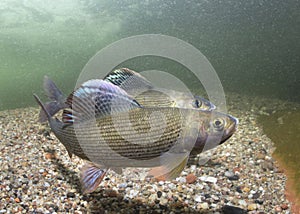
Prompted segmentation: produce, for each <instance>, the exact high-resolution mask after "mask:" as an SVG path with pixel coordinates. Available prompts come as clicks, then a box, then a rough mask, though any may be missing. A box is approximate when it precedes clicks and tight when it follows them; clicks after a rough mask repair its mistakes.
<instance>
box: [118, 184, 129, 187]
mask: <svg viewBox="0 0 300 214" xmlns="http://www.w3.org/2000/svg"><path fill="white" fill-rule="evenodd" d="M126 187H127V183H121V184H119V185H118V188H126Z"/></svg>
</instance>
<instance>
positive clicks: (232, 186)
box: [0, 96, 291, 214]
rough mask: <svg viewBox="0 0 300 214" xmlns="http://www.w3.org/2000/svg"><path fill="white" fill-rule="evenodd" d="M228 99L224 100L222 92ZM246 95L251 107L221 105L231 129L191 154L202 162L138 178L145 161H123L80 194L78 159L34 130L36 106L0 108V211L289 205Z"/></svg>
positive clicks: (252, 209) (270, 208) (242, 209)
mask: <svg viewBox="0 0 300 214" xmlns="http://www.w3.org/2000/svg"><path fill="white" fill-rule="evenodd" d="M228 99H229V103H230V96H229V97H228ZM240 99H242V98H240V97H239V100H240ZM250 101H251V99H249V100H247V101H245V102H244V103H246V102H250ZM251 102H252V101H251ZM253 102H254V105H252V104H248V105H247V106H246V107H248V106H251V108H254V110H249V111H247V110H245V109H244V107H243V108H242V107H240V104H241V102H240V101H238V102H236V101H234V102H232V103H234V105H232V106H233V107H237V109H241V110H234V111H233V112H230V111H231V110H230V111H229V113H232V115H237V116H238V117H239V119H240V123H239V129H238V130H237V131H236V133H235V134H234V135H233V136H232V137H231V138H230V139H229V140H228V141H226V143H224V144H222V145H221V146H219V147H218V148H216V149H215V150H209V151H207V152H205V153H203V155H202V154H201V156H199V158H200V159H201V157H202V159H203V160H204V159H205V160H206V161H205V162H203V164H204V165H201V166H195V165H192V166H189V165H187V166H186V167H185V169H184V171H183V172H182V174H181V176H180V177H179V178H178V179H175V180H172V181H163V180H161V181H156V180H155V179H152V178H143V179H141V176H140V173H141V174H143V175H147V172H148V171H149V169H140V168H130V169H123V173H122V174H120V175H119V174H116V173H114V172H113V171H108V173H107V175H106V177H105V179H104V180H103V181H102V183H101V185H100V186H99V187H98V188H97V190H96V191H95V192H93V193H91V194H87V195H82V193H81V192H80V191H78V190H79V189H80V188H81V186H80V182H79V180H78V176H79V173H80V168H81V167H82V165H83V164H84V162H83V161H82V160H80V159H79V158H78V157H75V156H74V157H72V159H70V158H69V156H68V155H67V152H66V149H65V147H64V146H63V145H62V144H61V143H59V141H58V140H57V138H56V137H55V136H54V135H53V133H50V132H48V134H47V135H46V136H45V135H44V134H43V133H44V131H43V132H42V133H40V134H38V132H39V130H48V129H49V128H48V125H46V126H44V125H40V124H38V123H37V122H36V121H37V117H38V114H39V110H38V109H37V108H26V109H21V110H18V109H17V110H10V111H2V112H1V111H0V118H1V119H0V141H1V142H4V144H0V151H1V157H0V165H1V174H0V198H1V203H0V213H34V212H35V213H38V212H40V213H77V214H79V213H93V211H94V210H97V211H100V212H102V213H104V212H107V213H132V212H136V211H137V210H140V213H147V212H149V213H174V214H175V213H197V212H199V209H201V210H203V212H204V211H205V212H207V213H216V214H220V213H221V212H222V213H225V214H226V213H231V214H232V213H233V214H234V213H247V210H248V211H249V214H250V213H259V212H261V211H263V212H264V213H274V212H276V210H281V211H280V212H285V213H290V208H291V205H290V203H289V202H288V201H287V199H286V197H285V194H284V189H285V181H286V177H285V175H284V174H282V173H273V172H272V170H274V171H275V165H274V160H273V158H272V157H271V154H272V151H273V149H274V147H273V143H272V142H271V141H270V139H269V138H268V137H266V136H265V135H264V134H263V130H262V129H261V128H260V127H258V126H257V125H256V113H257V111H255V108H256V107H255V105H256V104H258V103H259V104H260V105H262V106H263V105H264V104H263V103H262V102H259V100H257V99H253ZM236 103H239V105H236ZM242 103H243V102H242ZM269 103H270V104H272V105H271V106H273V108H274V106H276V104H275V103H272V102H268V103H267V104H269ZM229 106H231V104H229ZM253 106H254V107H253ZM246 107H245V108H246ZM44 127H46V128H47V129H45V128H44ZM16 136H17V137H16ZM25 136H26V137H25ZM41 142H42V143H41ZM12 151H13V152H12ZM53 151H54V152H53ZM259 153H261V155H259ZM203 157H205V158H203ZM250 163H253V164H250ZM263 164H264V165H265V166H264V167H265V169H263V167H262V165H263ZM16 175H17V176H16ZM24 175H25V176H24ZM235 176H237V177H235ZM232 178H233V179H232ZM270 190H274V193H273V192H270ZM274 194H275V196H274ZM270 201H272V203H271V202H270ZM51 204H52V205H51ZM233 205H236V206H238V207H235V206H233ZM275 206H276V207H275ZM201 210H200V212H201ZM280 212H279V213H280Z"/></svg>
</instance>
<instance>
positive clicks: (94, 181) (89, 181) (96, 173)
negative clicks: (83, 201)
mask: <svg viewBox="0 0 300 214" xmlns="http://www.w3.org/2000/svg"><path fill="white" fill-rule="evenodd" d="M107 171H108V168H104V167H103V168H102V167H101V166H97V165H95V164H93V163H90V162H89V163H86V164H85V165H84V166H83V167H82V169H81V174H80V182H81V185H82V192H83V194H87V193H91V192H93V191H95V189H96V188H97V187H98V186H99V184H100V183H101V181H102V180H103V178H104V176H105V174H106V172H107Z"/></svg>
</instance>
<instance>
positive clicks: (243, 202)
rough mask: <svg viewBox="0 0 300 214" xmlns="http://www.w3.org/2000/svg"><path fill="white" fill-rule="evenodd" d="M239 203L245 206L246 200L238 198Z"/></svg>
mask: <svg viewBox="0 0 300 214" xmlns="http://www.w3.org/2000/svg"><path fill="white" fill-rule="evenodd" d="M239 205H241V206H243V207H246V206H247V202H246V201H245V200H239Z"/></svg>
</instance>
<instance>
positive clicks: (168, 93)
mask: <svg viewBox="0 0 300 214" xmlns="http://www.w3.org/2000/svg"><path fill="white" fill-rule="evenodd" d="M103 80H104V81H107V82H110V83H112V84H114V85H116V86H119V87H120V88H122V89H123V90H124V91H126V92H127V93H128V94H129V95H131V96H132V97H134V98H135V100H137V102H139V103H140V104H142V105H143V106H159V107H178V108H191V109H199V110H214V109H216V106H215V105H214V104H213V103H211V102H210V101H208V100H207V99H205V98H202V97H200V96H198V95H192V94H190V93H184V92H180V91H176V90H168V89H163V88H157V87H155V86H154V85H153V84H152V83H151V82H150V81H148V80H147V79H146V78H145V77H143V76H142V75H140V74H139V73H137V72H135V71H133V70H131V69H128V68H120V69H116V70H113V71H111V72H109V73H108V74H107V75H106V76H105V77H104V78H103ZM43 88H44V90H45V93H46V95H47V97H48V98H49V99H50V100H51V101H50V102H47V103H46V104H45V107H46V109H47V111H48V112H49V113H50V115H52V116H53V115H54V114H56V113H57V112H58V111H60V110H61V109H63V108H66V107H68V104H67V103H66V98H65V97H64V95H63V93H62V92H61V91H60V89H59V88H58V87H57V86H56V84H55V83H54V82H53V81H52V80H51V79H50V78H49V77H48V76H45V77H44V82H43ZM39 121H40V122H46V121H47V117H46V115H45V114H44V112H43V111H41V112H40V115H39Z"/></svg>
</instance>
